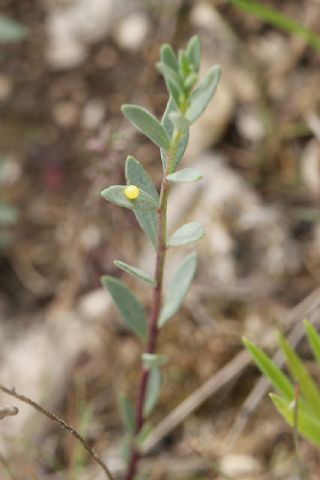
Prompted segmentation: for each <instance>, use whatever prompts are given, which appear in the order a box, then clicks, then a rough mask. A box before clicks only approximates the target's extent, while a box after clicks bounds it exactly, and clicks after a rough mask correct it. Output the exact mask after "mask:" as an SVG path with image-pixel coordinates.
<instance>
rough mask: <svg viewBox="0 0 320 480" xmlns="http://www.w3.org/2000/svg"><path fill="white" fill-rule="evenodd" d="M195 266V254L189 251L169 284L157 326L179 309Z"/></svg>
mask: <svg viewBox="0 0 320 480" xmlns="http://www.w3.org/2000/svg"><path fill="white" fill-rule="evenodd" d="M196 268H197V254H196V252H191V253H190V254H189V255H187V256H186V257H185V258H184V259H183V261H182V262H181V264H180V266H179V267H178V269H177V271H176V272H175V274H174V275H173V278H172V280H171V282H170V284H169V288H168V292H167V296H166V299H165V303H164V306H163V309H162V312H161V314H160V317H159V320H158V325H159V327H162V326H163V325H164V324H165V323H166V322H167V321H168V320H169V318H171V317H172V316H173V315H174V314H175V313H176V312H177V311H178V310H179V308H180V305H181V303H182V301H183V299H184V297H185V295H186V294H187V292H188V290H189V287H190V284H191V282H192V279H193V277H194V275H195V273H196Z"/></svg>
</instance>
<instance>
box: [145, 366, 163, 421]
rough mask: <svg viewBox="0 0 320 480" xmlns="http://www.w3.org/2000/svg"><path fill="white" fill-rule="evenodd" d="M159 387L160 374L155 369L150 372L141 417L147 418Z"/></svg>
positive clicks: (157, 369)
mask: <svg viewBox="0 0 320 480" xmlns="http://www.w3.org/2000/svg"><path fill="white" fill-rule="evenodd" d="M160 387H161V372H160V369H159V368H157V367H155V368H153V369H152V370H150V373H149V378H148V384H147V390H146V396H145V401H144V405H143V416H144V417H148V416H149V415H150V413H151V412H152V410H153V408H154V406H155V404H156V402H157V400H158V397H159V393H160Z"/></svg>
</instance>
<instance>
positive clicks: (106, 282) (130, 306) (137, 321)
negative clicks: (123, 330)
mask: <svg viewBox="0 0 320 480" xmlns="http://www.w3.org/2000/svg"><path fill="white" fill-rule="evenodd" d="M101 283H102V285H103V287H104V288H106V289H107V290H108V291H109V293H110V295H111V297H112V300H113V301H114V304H115V306H116V307H117V309H118V311H119V313H120V315H121V317H122V320H123V321H124V323H125V324H126V325H127V327H128V328H130V330H132V331H133V332H134V333H135V334H136V335H138V337H140V339H141V340H142V341H143V342H144V341H145V340H146V338H147V322H146V318H145V314H144V310H143V308H142V306H141V304H140V302H139V301H138V300H137V298H136V297H135V295H134V294H133V293H132V292H131V291H130V290H129V288H128V287H127V286H126V285H125V284H124V283H123V282H121V281H120V280H118V279H117V278H113V277H110V276H108V275H105V276H103V277H102V278H101Z"/></svg>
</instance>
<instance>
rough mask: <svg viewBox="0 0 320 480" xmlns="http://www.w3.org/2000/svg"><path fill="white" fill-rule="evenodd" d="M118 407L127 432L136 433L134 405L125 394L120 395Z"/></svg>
mask: <svg viewBox="0 0 320 480" xmlns="http://www.w3.org/2000/svg"><path fill="white" fill-rule="evenodd" d="M118 408H119V412H120V417H121V421H122V425H123V427H124V429H125V431H126V432H127V433H129V434H130V435H134V431H135V426H136V416H135V411H134V406H133V404H132V402H131V400H129V398H128V397H126V396H125V395H119V396H118Z"/></svg>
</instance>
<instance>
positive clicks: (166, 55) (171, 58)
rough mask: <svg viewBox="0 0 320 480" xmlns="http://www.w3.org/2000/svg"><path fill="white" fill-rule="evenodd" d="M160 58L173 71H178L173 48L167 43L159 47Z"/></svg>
mask: <svg viewBox="0 0 320 480" xmlns="http://www.w3.org/2000/svg"><path fill="white" fill-rule="evenodd" d="M160 60H161V62H162V63H164V64H165V65H167V66H168V67H170V68H171V69H172V70H173V71H174V72H176V73H179V64H178V59H177V56H176V54H175V53H174V50H173V48H172V47H171V45H169V44H168V43H164V44H163V45H162V46H161V48H160Z"/></svg>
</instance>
